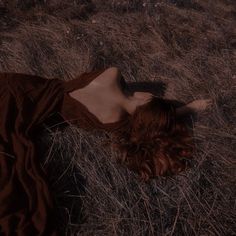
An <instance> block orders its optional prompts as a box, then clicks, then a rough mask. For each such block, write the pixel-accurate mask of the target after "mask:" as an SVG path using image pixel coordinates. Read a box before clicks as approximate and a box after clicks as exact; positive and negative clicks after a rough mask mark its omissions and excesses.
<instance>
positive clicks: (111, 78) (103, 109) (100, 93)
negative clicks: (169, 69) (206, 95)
mask: <svg viewBox="0 0 236 236" xmlns="http://www.w3.org/2000/svg"><path fill="white" fill-rule="evenodd" d="M69 94H70V96H72V97H73V98H75V99H76V100H78V101H79V102H81V103H83V104H84V105H85V106H86V107H87V108H88V109H89V111H90V112H91V113H93V114H94V115H95V116H96V117H97V118H98V119H99V120H100V121H101V122H102V123H110V122H116V121H118V120H119V119H120V118H121V116H122V114H123V113H124V112H127V113H129V114H130V115H132V114H133V112H134V111H135V109H136V107H137V106H140V105H143V104H145V103H147V102H148V101H149V100H150V99H151V98H152V96H153V94H152V93H150V92H140V91H135V92H134V93H133V94H132V95H127V94H124V92H123V91H122V88H121V85H120V70H119V69H118V68H117V67H109V68H108V69H106V70H105V71H104V72H103V73H101V74H100V75H99V76H97V77H96V78H95V79H94V80H93V81H92V82H91V83H89V84H88V85H87V86H85V87H84V88H81V89H77V90H74V91H72V92H71V93H69ZM210 106H212V99H197V100H194V101H192V102H190V103H188V104H186V105H184V106H181V107H178V108H177V109H176V112H177V114H178V115H182V114H185V113H188V112H196V113H201V112H203V111H205V110H206V109H209V108H210Z"/></svg>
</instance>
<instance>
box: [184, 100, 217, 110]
mask: <svg viewBox="0 0 236 236" xmlns="http://www.w3.org/2000/svg"><path fill="white" fill-rule="evenodd" d="M212 104H213V101H212V99H210V98H209V99H197V100H194V101H192V102H190V103H188V104H187V105H186V106H187V107H188V108H190V109H191V110H193V111H194V112H202V111H205V110H206V109H209V108H210V107H211V106H212Z"/></svg>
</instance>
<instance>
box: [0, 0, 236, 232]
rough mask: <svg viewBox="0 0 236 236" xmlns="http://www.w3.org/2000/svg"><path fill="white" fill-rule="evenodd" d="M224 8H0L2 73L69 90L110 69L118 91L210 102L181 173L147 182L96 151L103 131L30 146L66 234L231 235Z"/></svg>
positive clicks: (192, 3)
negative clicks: (157, 85)
mask: <svg viewBox="0 0 236 236" xmlns="http://www.w3.org/2000/svg"><path fill="white" fill-rule="evenodd" d="M9 2H10V3H9ZM65 2H67V3H65ZM233 4H234V0H215V1H204V0H198V1H197V0H165V1H164V0H160V1H152V0H147V1H143V2H142V1H138V0H127V1H124V0H122V1H101V0H93V1H92V0H89V1H83V0H75V1H72V0H71V1H69V0H68V1H61V0H57V1H56V0H51V1H40V0H35V1H23V0H18V1H16V0H15V1H0V12H1V14H0V45H1V47H0V70H1V71H4V72H22V73H29V74H37V75H41V76H44V77H48V78H55V77H57V78H62V79H65V80H69V79H71V78H73V77H74V76H76V75H78V74H80V73H81V72H83V71H85V70H92V69H96V68H100V67H104V66H105V67H109V66H118V67H119V68H120V69H121V71H122V74H123V75H124V77H125V79H126V81H131V82H136V81H140V80H142V81H154V80H155V81H162V82H164V83H165V84H166V85H167V90H166V92H165V97H166V98H170V99H172V98H173V99H177V100H181V101H184V102H188V101H191V100H193V99H197V98H208V97H210V98H212V99H213V100H214V106H213V109H212V111H209V112H207V113H206V114H202V115H199V116H198V119H197V121H196V122H195V123H194V127H193V128H194V134H195V137H196V143H197V151H196V153H195V159H194V161H192V168H191V169H190V170H189V171H186V172H184V173H182V174H181V175H178V176H175V177H160V178H157V179H155V180H152V181H150V183H148V184H143V183H140V182H138V179H137V176H136V175H134V174H133V173H131V172H129V171H128V170H127V169H125V168H123V167H121V166H119V165H117V164H116V162H115V157H116V155H119V154H118V153H115V152H114V151H113V150H112V149H109V148H106V149H105V148H103V147H102V146H101V142H102V140H103V139H104V138H106V137H107V136H106V133H103V132H91V133H87V132H85V131H84V130H82V129H80V128H79V127H74V126H70V127H66V128H65V129H60V130H46V129H45V130H44V131H43V132H42V134H41V135H40V136H39V140H38V141H39V143H40V145H42V150H44V152H45V156H44V159H42V165H43V166H44V167H45V168H48V170H49V171H50V182H51V185H52V188H53V191H54V195H55V199H56V201H57V207H58V210H59V212H60V215H58V219H56V220H58V223H59V226H61V230H62V231H63V229H65V231H66V232H65V235H83V236H85V235H109V236H110V235H112V236H113V235H136V236H138V235H142V236H143V235H145V236H146V235H155V236H164V235H165V236H167V235H168V236H170V235H177V236H179V235H180V236H182V235H187V236H189V235H201V236H203V235H204V236H205V235H207V236H209V235H210V236H211V235H218V236H224V235H225V236H228V235H235V234H236V232H235V228H234V225H235V158H234V157H235V155H234V154H235V149H234V147H235V134H236V132H235V118H236V116H235V115H236V104H235V101H236V100H235V79H236V74H235V69H236V67H235V59H236V48H235V47H236V37H235V36H236V34H235V33H236V32H235V27H234V26H235V21H236V20H235V19H236V9H235V7H234V5H233ZM108 135H109V134H108ZM40 137H41V138H40Z"/></svg>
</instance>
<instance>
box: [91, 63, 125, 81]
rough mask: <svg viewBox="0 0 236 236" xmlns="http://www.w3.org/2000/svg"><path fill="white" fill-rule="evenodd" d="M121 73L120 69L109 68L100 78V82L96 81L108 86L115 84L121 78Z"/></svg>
mask: <svg viewBox="0 0 236 236" xmlns="http://www.w3.org/2000/svg"><path fill="white" fill-rule="evenodd" d="M120 74H121V72H120V69H119V68H118V67H114V66H112V67H109V68H107V69H106V70H104V71H103V72H102V73H101V74H100V75H99V76H98V77H100V78H99V79H98V80H97V79H96V81H97V82H98V81H99V82H102V83H104V82H105V83H106V84H112V83H114V82H116V81H117V79H118V78H119V76H120Z"/></svg>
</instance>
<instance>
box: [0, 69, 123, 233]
mask: <svg viewBox="0 0 236 236" xmlns="http://www.w3.org/2000/svg"><path fill="white" fill-rule="evenodd" d="M104 70H105V69H102V70H97V71H93V72H89V73H87V72H85V73H82V74H81V75H80V76H78V77H77V78H75V79H73V80H70V81H63V80H60V79H57V78H53V79H45V78H42V77H40V76H35V75H27V74H20V73H1V74H0V235H27V236H28V235H47V236H48V235H60V233H59V232H58V231H57V229H56V226H55V224H54V218H55V217H56V216H55V212H54V201H53V198H52V195H51V193H50V189H49V187H48V186H49V185H48V183H47V178H46V173H45V171H44V170H43V168H42V167H41V165H40V162H39V160H40V156H39V152H37V150H36V146H35V142H34V137H35V132H36V130H37V129H36V128H37V127H39V126H40V124H42V123H43V122H44V121H45V120H46V119H47V118H48V117H50V116H52V114H55V113H59V114H60V115H61V117H62V118H63V119H64V120H65V121H66V122H68V123H71V124H75V125H78V126H79V127H82V128H84V129H96V128H98V129H105V130H108V131H115V130H119V128H120V127H122V124H124V122H125V121H127V116H123V117H122V119H121V120H120V121H118V122H113V123H106V124H103V123H102V122H100V121H99V120H98V118H97V117H96V116H95V115H94V114H92V113H91V112H89V110H88V109H87V107H86V106H85V105H83V104H82V103H80V102H79V101H77V100H76V99H74V98H72V97H71V96H69V94H68V92H70V91H72V90H75V89H77V88H82V87H84V86H86V85H87V84H88V83H90V82H91V81H92V80H93V79H95V78H96V76H98V75H99V74H100V73H102V72H103V71H104Z"/></svg>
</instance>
